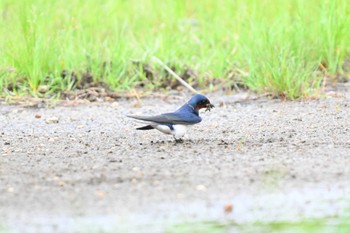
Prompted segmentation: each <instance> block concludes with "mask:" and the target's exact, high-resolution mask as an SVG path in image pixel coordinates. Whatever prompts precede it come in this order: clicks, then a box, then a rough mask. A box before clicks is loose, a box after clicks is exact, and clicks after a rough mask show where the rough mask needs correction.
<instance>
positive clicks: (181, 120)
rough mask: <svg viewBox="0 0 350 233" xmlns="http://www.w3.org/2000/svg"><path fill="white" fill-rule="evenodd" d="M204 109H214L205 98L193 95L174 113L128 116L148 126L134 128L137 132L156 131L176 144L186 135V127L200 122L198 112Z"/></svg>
mask: <svg viewBox="0 0 350 233" xmlns="http://www.w3.org/2000/svg"><path fill="white" fill-rule="evenodd" d="M202 108H205V109H206V111H210V110H211V109H212V108H214V105H212V104H211V103H210V101H209V99H208V98H207V97H205V96H204V95H201V94H196V95H194V96H193V97H192V98H191V99H190V100H189V101H188V102H187V103H185V104H184V105H182V107H180V108H179V109H178V110H176V111H175V112H170V113H164V114H161V115H157V116H130V115H129V116H128V117H131V118H134V119H137V120H141V121H144V122H150V123H149V124H148V125H146V126H143V127H140V128H136V129H137V130H151V129H157V130H159V131H160V132H162V133H165V134H171V135H173V137H174V139H175V141H176V142H178V141H182V139H181V138H182V137H183V136H184V135H185V134H186V131H187V127H188V126H190V125H194V124H197V123H199V122H201V121H202V118H201V117H200V116H199V110H200V109H202Z"/></svg>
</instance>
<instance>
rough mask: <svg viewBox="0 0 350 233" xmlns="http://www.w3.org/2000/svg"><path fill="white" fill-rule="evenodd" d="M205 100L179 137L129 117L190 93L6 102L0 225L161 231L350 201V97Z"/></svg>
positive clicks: (338, 206)
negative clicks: (110, 100) (30, 104)
mask: <svg viewBox="0 0 350 233" xmlns="http://www.w3.org/2000/svg"><path fill="white" fill-rule="evenodd" d="M209 98H210V99H211V101H212V102H213V103H214V104H215V105H217V107H216V108H215V109H214V110H213V111H211V112H205V113H204V112H203V113H201V116H202V118H203V121H202V123H201V124H198V125H196V126H194V127H192V128H191V132H190V139H191V141H186V142H184V143H182V144H175V143H174V142H173V141H172V138H171V137H170V136H167V135H163V134H160V133H159V132H157V131H147V132H139V131H135V130H134V128H135V127H136V126H140V123H138V122H136V121H134V120H132V119H129V118H126V117H125V115H127V114H143V115H148V114H156V113H161V112H167V111H172V110H174V109H176V108H177V107H178V106H180V105H181V104H182V103H183V102H184V101H185V100H187V98H185V97H177V98H168V99H167V100H166V101H165V100H162V99H159V98H147V99H145V100H143V101H142V104H141V108H134V107H133V105H134V102H133V101H120V102H118V103H114V104H98V105H85V106H78V107H56V108H54V109H33V108H23V107H18V106H7V105H2V106H1V115H0V145H1V147H2V150H1V157H0V192H1V195H0V206H1V208H0V216H1V217H0V231H1V226H2V227H3V228H4V229H5V230H6V229H7V230H9V231H10V232H85V231H88V232H94V231H97V230H103V231H105V232H118V231H119V232H127V231H133V230H135V229H137V230H135V231H138V232H142V231H143V230H142V231H140V229H147V230H144V231H145V232H163V231H164V230H166V229H168V227H169V226H171V224H173V223H178V222H182V221H202V220H218V221H221V220H225V221H231V220H232V221H234V222H236V223H238V224H241V223H250V222H255V221H276V220H295V219H300V218H317V217H329V216H335V215H342V214H344V211H346V209H349V208H350V165H349V164H350V98H348V97H346V95H344V96H343V97H339V96H338V97H333V98H326V99H322V100H313V101H305V102H298V101H297V102H281V101H279V100H267V99H258V100H247V101H245V100H243V99H244V98H243V97H242V95H233V96H221V95H220V94H214V95H212V96H210V95H209ZM36 114H40V115H41V118H36V117H35V115H36ZM54 118H57V119H58V123H54V122H55V120H56V119H54ZM50 120H51V122H50ZM47 121H48V122H47ZM231 207H233V211H232V212H231V211H230V209H231ZM225 208H226V212H225V211H224V210H225ZM142 227H143V228H142ZM125 229H127V230H125Z"/></svg>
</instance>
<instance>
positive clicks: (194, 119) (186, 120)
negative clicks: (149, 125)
mask: <svg viewBox="0 0 350 233" xmlns="http://www.w3.org/2000/svg"><path fill="white" fill-rule="evenodd" d="M128 117H131V118H134V119H137V120H141V121H150V122H154V123H158V124H181V125H193V124H196V123H199V122H201V120H202V119H201V118H200V117H199V116H196V115H194V114H190V115H189V114H186V115H183V114H180V113H177V112H174V113H164V114H161V115H158V116H128Z"/></svg>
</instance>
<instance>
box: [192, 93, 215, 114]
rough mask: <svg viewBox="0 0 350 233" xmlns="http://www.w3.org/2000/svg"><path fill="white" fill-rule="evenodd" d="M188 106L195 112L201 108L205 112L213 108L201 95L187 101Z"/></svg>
mask: <svg viewBox="0 0 350 233" xmlns="http://www.w3.org/2000/svg"><path fill="white" fill-rule="evenodd" d="M188 104H189V105H191V106H192V107H193V109H195V110H197V111H198V110H199V109H202V108H205V109H206V111H210V110H211V109H212V108H214V105H212V104H211V103H210V101H209V99H208V98H207V97H205V96H204V95H201V94H196V95H194V96H192V98H191V99H190V100H189V101H188Z"/></svg>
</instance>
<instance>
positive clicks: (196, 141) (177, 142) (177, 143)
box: [151, 139, 208, 146]
mask: <svg viewBox="0 0 350 233" xmlns="http://www.w3.org/2000/svg"><path fill="white" fill-rule="evenodd" d="M202 143H206V144H207V143H208V140H205V139H176V140H158V141H151V145H165V144H167V145H171V144H172V145H174V146H180V145H193V144H202Z"/></svg>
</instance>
